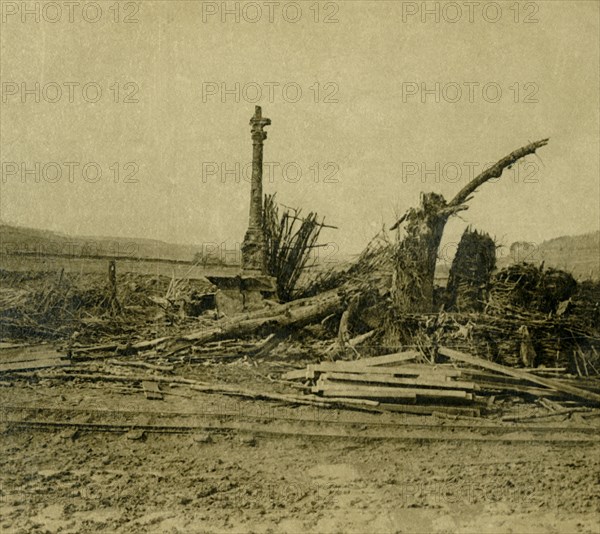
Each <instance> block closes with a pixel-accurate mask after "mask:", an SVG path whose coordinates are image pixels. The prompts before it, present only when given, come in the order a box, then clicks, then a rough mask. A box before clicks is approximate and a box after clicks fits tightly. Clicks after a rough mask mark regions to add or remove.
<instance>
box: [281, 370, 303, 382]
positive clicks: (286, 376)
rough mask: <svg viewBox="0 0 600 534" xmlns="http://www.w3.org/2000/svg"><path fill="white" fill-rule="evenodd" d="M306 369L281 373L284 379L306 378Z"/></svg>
mask: <svg viewBox="0 0 600 534" xmlns="http://www.w3.org/2000/svg"><path fill="white" fill-rule="evenodd" d="M306 372H307V370H306V369H294V370H293V371H288V372H287V373H284V374H283V375H281V378H283V379H284V380H301V379H305V378H306Z"/></svg>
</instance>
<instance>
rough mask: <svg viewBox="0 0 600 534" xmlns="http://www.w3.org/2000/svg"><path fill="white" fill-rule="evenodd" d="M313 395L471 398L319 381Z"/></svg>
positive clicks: (463, 394)
mask: <svg viewBox="0 0 600 534" xmlns="http://www.w3.org/2000/svg"><path fill="white" fill-rule="evenodd" d="M312 392H313V393H317V392H323V394H325V395H326V396H328V397H331V396H337V397H364V398H381V399H383V398H390V399H395V398H399V399H402V398H411V397H417V396H418V397H426V398H428V397H431V398H444V399H467V400H471V399H472V398H473V396H472V394H470V393H467V392H466V391H462V390H453V389H418V388H394V387H383V386H362V385H360V386H359V385H351V384H333V383H330V382H322V381H319V383H317V385H316V386H314V387H313V388H312Z"/></svg>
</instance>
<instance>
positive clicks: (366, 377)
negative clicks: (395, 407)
mask: <svg viewBox="0 0 600 534" xmlns="http://www.w3.org/2000/svg"><path fill="white" fill-rule="evenodd" d="M321 378H324V379H326V380H328V381H330V382H371V383H378V384H395V385H399V386H431V387H436V388H441V389H469V390H473V389H478V385H477V384H475V383H474V382H465V381H459V380H447V379H446V377H440V378H428V377H417V378H397V377H395V376H390V375H386V374H380V373H324V374H322V375H321Z"/></svg>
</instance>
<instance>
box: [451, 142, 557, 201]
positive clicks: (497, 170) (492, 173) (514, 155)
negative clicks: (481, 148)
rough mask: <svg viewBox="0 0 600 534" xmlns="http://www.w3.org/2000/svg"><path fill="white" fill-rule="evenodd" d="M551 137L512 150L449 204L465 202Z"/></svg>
mask: <svg viewBox="0 0 600 534" xmlns="http://www.w3.org/2000/svg"><path fill="white" fill-rule="evenodd" d="M548 141H549V139H542V140H541V141H536V142H535V143H531V144H529V145H526V146H524V147H521V148H519V149H517V150H515V151H514V152H511V153H510V154H509V155H508V156H505V157H504V158H502V159H501V160H500V161H498V163H496V164H495V165H493V166H491V167H490V168H489V169H486V170H485V171H483V172H482V173H481V174H480V175H478V176H476V177H475V178H474V179H473V180H471V181H470V182H469V183H468V184H467V185H466V186H465V187H463V188H462V189H461V190H460V191H459V192H458V194H457V195H456V196H455V197H454V198H453V199H452V200H451V201H450V203H449V204H448V206H458V205H460V204H463V203H465V202H467V200H469V198H468V197H469V195H471V193H474V192H475V190H476V189H477V188H478V187H479V186H480V185H483V184H484V183H485V182H487V181H488V180H491V179H492V178H499V177H500V175H501V174H502V171H503V170H504V169H505V168H506V167H509V166H510V165H512V164H513V163H515V162H516V161H517V160H519V159H521V158H523V157H525V156H528V155H529V154H533V153H534V152H535V151H536V150H537V149H538V148H541V147H543V146H545V145H547V144H548Z"/></svg>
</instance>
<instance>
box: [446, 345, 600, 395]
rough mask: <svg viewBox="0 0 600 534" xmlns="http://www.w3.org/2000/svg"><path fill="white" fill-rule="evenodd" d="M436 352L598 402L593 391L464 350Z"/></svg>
mask: <svg viewBox="0 0 600 534" xmlns="http://www.w3.org/2000/svg"><path fill="white" fill-rule="evenodd" d="M438 352H439V353H440V354H442V355H443V356H446V357H448V358H452V359H453V360H457V361H461V362H464V363H468V364H470V365H477V366H479V367H483V368H484V369H489V370H490V371H496V372H498V373H503V374H505V375H508V376H512V377H514V378H519V379H521V380H525V381H527V382H531V383H533V384H537V385H539V386H544V387H547V388H550V389H553V390H555V391H560V392H561V393H566V394H567V395H571V396H573V397H577V398H580V399H585V400H587V401H590V402H593V403H595V404H600V395H599V394H598V393H593V392H591V391H587V390H584V389H581V388H578V387H575V386H571V385H568V384H564V383H561V382H558V381H556V380H553V379H551V378H545V377H541V376H536V375H533V374H531V373H528V372H527V371H522V370H520V369H513V368H511V367H506V366H504V365H500V364H498V363H494V362H489V361H487V360H484V359H482V358H477V357H475V356H471V355H470V354H465V353H464V352H459V351H457V350H453V349H448V348H446V347H440V348H439V350H438Z"/></svg>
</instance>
